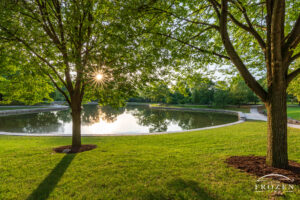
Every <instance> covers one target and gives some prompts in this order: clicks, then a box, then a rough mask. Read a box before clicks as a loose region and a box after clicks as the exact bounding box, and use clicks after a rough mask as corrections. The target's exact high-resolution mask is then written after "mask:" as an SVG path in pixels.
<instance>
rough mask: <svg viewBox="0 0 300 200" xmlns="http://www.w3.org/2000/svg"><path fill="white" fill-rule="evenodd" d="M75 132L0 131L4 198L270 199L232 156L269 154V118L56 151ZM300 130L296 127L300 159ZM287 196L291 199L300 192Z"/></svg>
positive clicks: (293, 147) (295, 155) (294, 148)
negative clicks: (230, 159) (76, 150)
mask: <svg viewBox="0 0 300 200" xmlns="http://www.w3.org/2000/svg"><path fill="white" fill-rule="evenodd" d="M70 142H71V138H69V137H16V136H0V171H1V173H0V180H1V182H0V199H26V198H27V197H29V198H28V199H44V198H45V197H47V196H49V199H105V200H108V199H149V200H155V199H189V200H190V199H222V200H225V199H234V200H236V199H266V198H267V194H263V193H256V192H254V186H255V181H256V179H257V177H255V176H252V175H248V174H246V173H242V172H240V171H239V170H237V169H234V168H231V167H227V165H226V164H225V163H224V160H225V159H226V158H227V157H228V156H231V155H249V154H255V155H265V151H266V124H265V123H264V122H246V123H243V124H239V125H234V126H230V127H224V128H219V129H212V130H205V131H198V132H192V133H177V134H169V135H154V136H128V137H127V136H126V137H84V138H83V143H92V144H97V145H98V148H97V149H94V150H92V151H88V152H84V153H80V154H77V155H74V154H73V155H72V154H70V155H65V154H55V153H53V152H52V151H51V148H52V147H55V146H60V145H67V144H70ZM299 145H300V130H296V129H289V156H290V159H292V160H296V161H298V162H300V151H299ZM297 190H298V191H297V192H296V193H290V194H288V199H296V195H300V190H299V187H297Z"/></svg>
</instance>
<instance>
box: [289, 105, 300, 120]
mask: <svg viewBox="0 0 300 200" xmlns="http://www.w3.org/2000/svg"><path fill="white" fill-rule="evenodd" d="M287 115H288V117H290V118H293V119H297V120H300V106H297V107H296V106H295V107H292V106H289V107H288V108H287Z"/></svg>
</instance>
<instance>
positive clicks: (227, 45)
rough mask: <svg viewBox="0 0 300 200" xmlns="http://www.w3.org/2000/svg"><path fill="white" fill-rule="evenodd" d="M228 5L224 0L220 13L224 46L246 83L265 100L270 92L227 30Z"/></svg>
mask: <svg viewBox="0 0 300 200" xmlns="http://www.w3.org/2000/svg"><path fill="white" fill-rule="evenodd" d="M227 10H228V5H227V0H222V4H221V15H220V32H221V37H222V42H223V44H224V47H225V49H226V51H227V53H228V55H229V57H230V60H231V61H232V62H233V64H234V65H235V66H236V67H237V69H238V70H239V72H240V74H241V75H242V77H243V78H244V80H245V82H246V84H247V85H248V86H249V87H250V88H251V89H252V90H253V91H254V92H255V93H256V94H257V95H258V96H259V97H260V98H261V99H262V100H263V101H264V102H265V101H266V100H267V98H268V93H267V92H266V91H265V90H264V88H263V87H262V86H261V85H260V84H259V83H258V82H257V81H256V80H255V78H254V77H253V76H252V74H251V73H250V72H249V70H248V69H247V67H246V66H245V65H244V63H243V61H242V60H241V58H240V57H239V55H238V54H237V52H236V51H235V49H234V47H233V45H232V43H231V41H230V38H229V35H228V32H227V16H228V12H227Z"/></svg>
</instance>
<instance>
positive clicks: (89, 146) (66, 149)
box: [53, 144, 97, 153]
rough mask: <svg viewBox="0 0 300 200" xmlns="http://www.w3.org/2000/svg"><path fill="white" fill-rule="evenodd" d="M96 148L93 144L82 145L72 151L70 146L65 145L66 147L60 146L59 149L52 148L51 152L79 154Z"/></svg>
mask: <svg viewBox="0 0 300 200" xmlns="http://www.w3.org/2000/svg"><path fill="white" fill-rule="evenodd" d="M96 147H97V145H94V144H83V145H81V147H79V148H73V149H72V146H71V145H67V146H60V147H56V148H53V151H55V152H56V153H80V152H84V151H89V150H92V149H95V148H96Z"/></svg>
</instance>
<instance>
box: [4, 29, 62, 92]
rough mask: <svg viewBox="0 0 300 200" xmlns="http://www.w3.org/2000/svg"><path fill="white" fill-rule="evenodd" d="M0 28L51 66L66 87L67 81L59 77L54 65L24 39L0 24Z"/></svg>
mask: <svg viewBox="0 0 300 200" xmlns="http://www.w3.org/2000/svg"><path fill="white" fill-rule="evenodd" d="M0 28H1V29H2V30H4V31H5V32H6V33H8V34H9V35H10V36H11V37H13V38H15V40H17V41H18V42H20V43H21V44H23V45H24V46H25V47H26V48H27V49H28V50H29V51H30V52H32V53H33V54H34V55H35V56H36V57H38V58H39V59H40V60H41V61H43V62H44V63H45V64H46V65H47V66H49V67H50V68H51V69H52V71H53V72H54V73H55V75H56V76H57V77H58V79H59V80H60V81H61V82H62V84H64V86H65V87H66V86H67V85H66V83H65V81H64V80H63V79H62V77H61V76H60V75H59V73H58V72H57V70H56V69H55V67H54V66H53V65H51V64H50V62H49V61H48V60H46V59H45V58H44V57H42V56H41V55H39V54H38V53H37V52H36V51H35V50H34V49H33V48H32V47H31V46H30V45H29V44H28V43H27V42H25V41H24V40H23V39H21V38H19V37H17V36H16V35H15V34H13V33H11V32H10V31H9V30H8V29H6V28H5V27H3V26H1V24H0Z"/></svg>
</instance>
